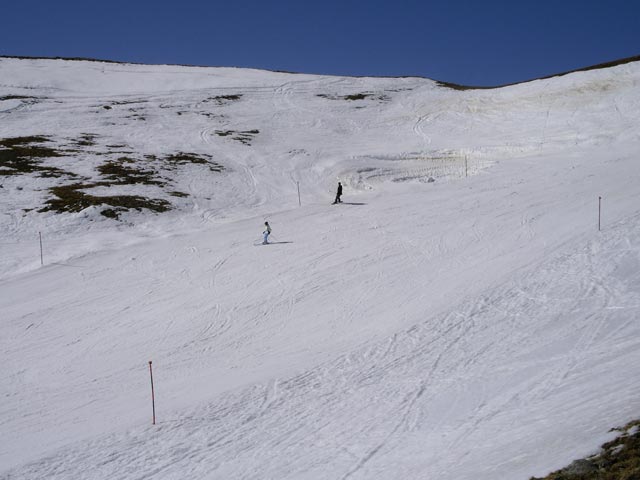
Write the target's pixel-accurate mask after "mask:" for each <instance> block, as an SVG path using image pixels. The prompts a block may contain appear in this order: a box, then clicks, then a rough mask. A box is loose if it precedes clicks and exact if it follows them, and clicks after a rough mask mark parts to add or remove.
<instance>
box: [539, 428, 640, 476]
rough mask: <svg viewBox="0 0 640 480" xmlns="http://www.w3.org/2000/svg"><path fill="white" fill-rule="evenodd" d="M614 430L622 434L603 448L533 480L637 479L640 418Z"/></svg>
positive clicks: (639, 458)
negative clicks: (595, 453)
mask: <svg viewBox="0 0 640 480" xmlns="http://www.w3.org/2000/svg"><path fill="white" fill-rule="evenodd" d="M612 431H618V432H621V435H620V436H619V437H618V438H616V439H615V440H612V441H611V442H607V443H605V444H604V445H602V451H601V452H600V453H598V454H597V455H593V456H591V457H588V458H586V459H581V460H576V461H575V462H573V463H572V464H571V465H569V466H568V467H566V468H563V469H562V470H558V471H557V472H553V473H550V474H549V475H547V476H546V477H544V478H535V477H532V478H531V480H637V479H640V420H635V421H633V422H630V423H628V424H627V425H625V426H624V427H622V428H614V429H613V430H612Z"/></svg>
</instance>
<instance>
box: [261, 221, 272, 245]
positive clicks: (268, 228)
mask: <svg viewBox="0 0 640 480" xmlns="http://www.w3.org/2000/svg"><path fill="white" fill-rule="evenodd" d="M270 233H271V226H270V225H269V222H264V232H262V244H263V245H266V244H267V243H269V234H270Z"/></svg>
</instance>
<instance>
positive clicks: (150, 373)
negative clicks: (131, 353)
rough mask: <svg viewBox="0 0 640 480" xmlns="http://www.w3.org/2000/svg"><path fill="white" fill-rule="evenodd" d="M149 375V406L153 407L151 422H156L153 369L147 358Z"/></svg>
mask: <svg viewBox="0 0 640 480" xmlns="http://www.w3.org/2000/svg"><path fill="white" fill-rule="evenodd" d="M149 375H150V376H151V408H152V409H153V423H152V425H155V424H156V397H155V395H154V393H153V369H152V368H151V360H149Z"/></svg>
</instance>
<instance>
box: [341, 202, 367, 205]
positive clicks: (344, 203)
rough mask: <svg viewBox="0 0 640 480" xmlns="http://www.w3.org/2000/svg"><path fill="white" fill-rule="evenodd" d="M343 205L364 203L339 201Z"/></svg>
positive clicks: (360, 203)
mask: <svg viewBox="0 0 640 480" xmlns="http://www.w3.org/2000/svg"><path fill="white" fill-rule="evenodd" d="M340 203H341V204H343V205H366V203H362V202H340Z"/></svg>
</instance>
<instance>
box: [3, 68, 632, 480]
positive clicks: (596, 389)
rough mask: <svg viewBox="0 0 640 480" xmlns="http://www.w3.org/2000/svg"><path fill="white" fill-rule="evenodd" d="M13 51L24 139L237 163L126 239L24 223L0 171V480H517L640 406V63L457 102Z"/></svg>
mask: <svg viewBox="0 0 640 480" xmlns="http://www.w3.org/2000/svg"><path fill="white" fill-rule="evenodd" d="M0 62H2V64H3V66H7V68H6V69H5V70H3V72H8V75H9V77H8V78H7V79H3V80H2V81H1V83H2V84H3V86H2V87H1V88H2V89H7V94H8V95H9V94H11V95H14V94H17V93H20V92H22V90H20V89H21V88H22V87H16V85H22V86H24V87H30V88H32V89H33V90H34V91H35V92H36V93H37V95H35V94H34V98H35V97H38V100H33V101H31V100H28V101H24V102H21V103H20V105H18V106H15V105H13V106H11V108H7V109H5V110H3V109H2V106H1V105H0V117H2V119H3V121H5V120H9V119H10V123H5V124H3V127H4V129H5V130H3V132H2V138H5V137H11V136H21V135H53V136H56V137H59V138H57V141H60V138H63V139H70V138H73V137H74V136H77V135H79V134H81V133H83V132H86V133H97V134H100V133H103V135H104V136H105V138H104V139H100V142H102V143H101V144H100V145H98V146H97V147H95V148H96V149H99V148H101V146H102V145H103V144H104V145H106V144H120V143H123V144H126V145H127V148H129V149H131V150H133V151H136V152H140V153H153V154H158V153H159V152H163V153H173V152H177V151H195V152H199V153H206V154H210V155H211V156H212V157H213V160H214V161H217V162H219V163H221V164H222V165H224V166H225V168H226V169H227V170H226V172H225V173H224V174H222V175H220V176H209V175H205V174H204V173H203V172H202V171H201V170H197V167H194V168H195V169H194V170H190V169H189V168H191V167H185V169H184V170H181V171H179V172H178V173H176V176H177V180H175V181H176V185H175V188H176V190H179V191H186V192H188V193H189V194H190V197H189V198H188V199H187V200H185V203H184V204H181V205H182V206H181V207H180V208H181V209H182V210H180V209H179V210H178V211H177V212H174V213H170V214H167V216H166V217H163V216H158V217H157V218H156V217H153V216H148V215H147V216H145V214H144V213H143V214H131V215H132V216H130V217H127V219H129V220H131V222H130V224H131V225H134V226H132V227H130V229H127V228H124V227H122V228H120V227H118V228H113V225H112V224H111V223H108V222H107V221H104V220H103V219H100V217H99V216H94V217H91V216H89V215H90V212H89V213H87V212H84V213H83V212H81V213H80V214H69V215H66V216H61V217H55V216H47V217H41V216H38V215H35V214H33V213H27V214H25V213H24V212H22V211H21V209H22V208H24V205H25V204H28V203H29V202H33V201H34V200H33V198H32V197H29V196H28V193H26V192H25V190H24V189H22V190H19V189H18V187H19V186H21V184H20V183H19V179H13V178H7V179H6V181H5V180H4V177H3V189H2V190H0V191H2V192H3V193H10V195H5V196H4V198H3V200H2V202H1V203H0V205H2V208H3V210H2V213H3V216H2V217H1V218H2V220H1V221H2V227H3V229H4V231H5V235H4V236H3V237H1V238H0V244H1V248H2V249H3V252H5V253H6V254H5V255H4V256H3V257H2V263H0V274H1V275H2V277H0V293H2V295H0V311H2V312H3V318H2V321H0V352H1V354H2V362H3V365H4V369H3V373H2V376H1V377H0V378H2V382H1V383H0V386H1V387H2V388H1V390H0V395H1V396H2V398H3V399H4V401H3V409H2V411H1V412H0V425H2V429H3V433H4V435H3V437H4V441H2V442H0V479H3V480H4V479H6V480H9V479H11V480H13V479H31V478H47V479H53V480H55V479H69V478H77V479H84V478H86V479H91V480H99V479H109V480H113V479H127V480H129V479H163V480H165V479H184V478H211V479H218V478H220V479H222V478H246V479H253V478H273V479H276V478H277V479H287V478H291V479H326V478H335V479H344V480H346V479H349V480H356V479H369V478H406V479H411V478H416V479H418V478H442V479H455V480H465V479H474V480H478V479H480V480H482V479H487V480H489V479H492V480H493V479H496V478H504V479H511V478H512V479H514V480H515V479H518V478H528V477H530V476H531V475H543V474H545V473H546V472H547V471H549V470H551V469H553V468H558V467H562V466H564V465H566V464H567V463H569V462H570V461H571V460H572V459H574V458H577V457H578V456H583V455H586V454H589V453H591V452H592V451H593V450H594V449H595V448H596V447H597V446H598V445H599V444H600V443H602V441H600V442H599V441H598V440H605V439H607V438H609V437H608V435H609V434H608V433H607V431H608V429H609V428H611V427H612V426H615V425H617V424H620V423H623V422H625V421H626V420H629V419H631V418H635V417H637V411H638V406H639V405H638V401H637V398H639V396H638V394H640V387H638V385H640V382H638V380H639V379H638V372H637V369H636V368H635V365H638V364H639V362H640V353H638V352H640V348H638V347H640V326H639V325H638V322H637V321H636V318H637V315H638V310H639V309H640V275H639V273H638V272H640V246H639V245H640V228H639V227H638V225H639V222H638V220H640V216H639V211H638V207H637V205H638V204H640V203H639V202H640V194H638V192H637V184H638V181H639V180H640V178H638V177H639V176H640V171H639V170H638V169H637V160H636V156H637V155H636V153H637V147H638V142H639V141H640V136H639V135H638V134H637V129H636V126H637V123H638V121H639V120H640V118H639V114H638V112H639V111H640V110H639V109H638V108H637V107H638V105H640V100H639V99H638V95H637V93H636V89H634V87H637V84H638V80H637V78H638V72H639V71H640V70H638V66H637V65H636V64H631V65H627V66H621V67H617V68H616V69H610V70H604V71H594V72H585V73H580V74H572V75H567V76H563V77H559V78H557V79H548V80H541V81H537V82H531V83H529V84H524V85H517V86H513V87H509V88H503V89H497V90H494V91H492V90H480V91H465V92H454V91H451V90H448V89H443V88H439V87H436V86H435V84H433V83H432V82H430V81H428V80H422V79H362V78H340V77H321V76H310V75H300V76H298V75H295V76H294V75H287V74H281V73H274V72H260V71H253V70H240V69H190V68H184V67H153V66H122V65H104V66H103V65H100V66H96V65H94V64H92V63H87V62H59V63H55V62H47V61H34V62H27V63H22V62H21V61H18V60H9V59H0ZM31 69H33V70H31ZM66 69H70V70H66ZM34 71H36V72H38V74H37V75H35V76H34V73H33V72H34ZM70 72H75V74H74V75H70ZM13 76H15V78H13ZM8 85H13V86H11V87H9V86H8ZM25 91H28V90H25ZM0 94H4V90H3V91H0ZM360 94H361V95H363V98H360V99H357V98H356V97H354V98H356V99H355V100H347V99H345V98H346V96H353V95H360ZM320 95H322V96H320ZM224 96H226V97H225V98H226V100H225V99H223V97H224ZM233 96H237V98H236V99H235V100H232V98H235V97H233ZM9 101H12V100H9ZM5 102H6V101H5ZM104 105H111V107H112V108H111V109H110V110H109V109H103V108H102V107H103V106H104ZM178 113H179V114H178ZM136 115H139V116H144V117H145V120H144V121H141V120H138V119H136V118H137V117H136ZM5 125H8V126H5ZM223 130H228V131H236V132H248V131H252V130H257V131H259V133H258V134H255V135H252V137H251V140H250V142H249V143H250V145H247V144H245V143H242V142H239V141H238V140H234V139H233V138H230V136H221V135H218V134H217V133H216V132H217V131H223ZM463 157H465V158H467V157H468V160H469V165H468V166H469V167H470V171H469V173H471V174H470V175H469V177H468V178H465V176H466V174H467V172H465V171H464V168H466V167H467V166H464V167H463V166H462V164H461V163H460V159H461V158H463ZM82 158H84V162H83V163H82V165H83V166H85V167H86V163H87V162H89V163H90V162H91V161H92V160H91V158H93V157H91V156H90V155H88V154H87V155H86V156H85V157H82ZM97 158H98V160H99V158H100V157H97ZM96 161H97V160H96ZM65 162H66V160H65ZM489 166H491V168H488V167H489ZM83 168H84V167H83ZM89 171H90V169H86V170H84V171H83V172H84V174H87V173H88V172H89ZM432 175H435V176H436V177H437V178H436V182H435V183H434V184H428V183H425V182H424V179H425V178H427V177H428V176H432ZM336 179H341V180H342V181H343V183H344V184H345V190H346V192H345V196H344V200H345V202H346V203H345V204H343V205H337V206H329V205H328V204H329V202H330V198H331V196H332V194H333V191H334V190H333V189H334V187H335V181H334V180H336ZM296 182H300V185H301V187H302V198H303V200H302V203H303V205H302V207H301V208H300V207H298V198H297V192H296V191H295V187H296ZM132 188H135V187H132ZM133 191H135V190H132V192H133ZM598 195H602V196H603V197H604V199H605V217H604V218H605V221H604V225H605V228H604V229H603V230H602V232H598V231H597V225H596V223H595V220H596V217H595V216H594V208H597V197H598ZM594 199H595V201H594ZM136 215H138V216H136ZM136 218H138V219H140V220H141V221H140V223H138V224H136V222H135V221H134V220H135V219H136ZM265 219H269V221H270V223H271V224H272V227H273V229H274V231H273V235H272V237H273V239H274V242H275V243H274V244H272V245H269V246H266V247H261V248H254V247H253V245H252V243H254V241H255V239H257V237H259V235H260V231H261V227H262V224H263V222H264V220H265ZM94 220H96V221H95V222H94ZM129 220H127V221H129ZM40 229H42V230H44V232H45V240H46V242H45V245H46V259H47V261H46V265H45V266H44V267H42V268H40V267H39V259H38V258H34V257H35V256H36V255H37V246H36V245H34V244H33V241H32V235H33V232H34V231H39V230H40ZM252 240H253V241H252ZM148 360H153V365H154V379H155V380H156V398H157V406H158V425H156V426H151V425H149V423H150V418H149V417H150V411H149V410H150V408H149V391H148V390H149V385H148V381H149V380H148V377H147V374H148V370H147V369H146V367H147V361H148Z"/></svg>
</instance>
